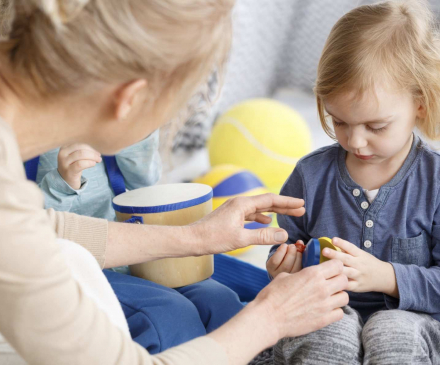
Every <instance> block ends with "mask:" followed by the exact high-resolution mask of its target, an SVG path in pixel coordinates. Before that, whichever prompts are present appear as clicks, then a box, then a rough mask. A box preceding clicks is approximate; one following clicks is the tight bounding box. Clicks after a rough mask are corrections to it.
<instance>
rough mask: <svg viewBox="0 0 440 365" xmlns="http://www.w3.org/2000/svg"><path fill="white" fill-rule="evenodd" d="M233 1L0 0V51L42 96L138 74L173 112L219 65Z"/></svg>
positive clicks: (224, 51) (120, 80)
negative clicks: (0, 37) (1, 34)
mask: <svg viewBox="0 0 440 365" xmlns="http://www.w3.org/2000/svg"><path fill="white" fill-rule="evenodd" d="M233 2H234V0H1V11H2V13H1V17H0V26H1V29H2V31H3V40H2V42H1V43H0V51H1V52H2V53H3V55H4V56H6V57H7V59H8V60H9V63H10V66H11V67H12V69H13V72H14V76H15V75H18V76H19V79H20V80H30V81H31V85H32V87H33V89H34V90H36V91H37V93H38V94H39V95H41V96H43V97H46V96H54V95H55V96H57V95H63V94H67V93H71V92H75V91H81V90H85V89H87V88H92V89H93V88H94V87H99V85H103V84H107V83H112V82H114V83H124V82H128V81H131V80H133V79H137V78H145V79H147V80H148V83H149V87H150V90H152V91H154V92H155V97H154V100H153V101H156V102H157V101H158V100H161V101H163V102H164V103H163V105H164V106H163V107H164V108H166V109H167V110H169V109H173V110H177V109H179V108H180V107H182V106H183V105H184V104H185V102H186V101H187V100H188V98H189V97H190V96H191V95H192V94H194V92H195V91H196V90H197V87H198V86H199V85H200V84H201V83H202V82H204V81H205V80H207V78H208V76H209V74H210V72H211V71H212V70H213V68H215V67H217V68H221V66H222V65H223V63H224V61H225V59H226V56H227V53H228V50H229V47H230V38H231V34H230V33H231V19H230V14H231V8H232V6H233ZM26 86H28V85H26ZM165 105H166V106H165Z"/></svg>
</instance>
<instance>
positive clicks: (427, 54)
mask: <svg viewBox="0 0 440 365" xmlns="http://www.w3.org/2000/svg"><path fill="white" fill-rule="evenodd" d="M380 80H386V81H391V82H393V83H395V85H396V86H397V87H399V88H401V89H404V90H408V91H409V92H411V93H412V95H413V96H414V98H415V99H419V100H420V101H421V102H422V103H423V104H424V105H425V106H426V110H427V115H426V117H425V118H424V119H423V120H418V121H417V126H418V127H419V129H420V130H421V131H422V132H423V133H424V134H425V135H426V136H427V137H428V138H431V139H436V138H438V137H439V128H438V122H439V121H440V37H439V33H438V31H437V29H436V26H435V21H434V17H433V15H432V13H431V12H430V10H429V8H428V4H427V2H426V1H425V0H406V1H405V0H400V1H399V0H396V1H387V2H383V3H378V4H374V5H365V6H361V7H358V8H356V9H354V10H352V11H350V12H349V13H347V14H346V15H344V16H343V17H342V18H341V19H340V20H339V21H338V22H337V23H336V25H335V26H334V27H333V29H332V31H331V33H330V35H329V37H328V39H327V42H326V45H325V47H324V50H323V53H322V56H321V60H320V62H319V66H318V76H317V81H316V86H315V94H316V98H317V102H318V113H319V117H320V120H321V124H322V126H323V128H324V130H325V131H326V133H327V134H328V135H329V136H330V137H332V138H334V132H333V130H332V129H331V127H330V126H329V125H328V124H327V120H326V119H327V118H326V112H325V108H324V100H325V99H328V98H332V97H334V96H337V95H340V94H341V93H344V92H347V91H350V92H351V91H354V92H355V93H356V95H357V96H358V97H359V96H361V95H362V94H363V93H364V92H365V91H367V90H373V89H372V88H373V87H374V85H375V83H376V84H377V82H378V81H380Z"/></svg>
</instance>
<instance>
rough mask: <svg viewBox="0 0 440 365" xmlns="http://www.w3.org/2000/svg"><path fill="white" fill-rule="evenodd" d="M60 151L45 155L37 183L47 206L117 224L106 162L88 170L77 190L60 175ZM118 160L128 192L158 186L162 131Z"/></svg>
mask: <svg viewBox="0 0 440 365" xmlns="http://www.w3.org/2000/svg"><path fill="white" fill-rule="evenodd" d="M58 151H59V149H58V148H57V149H54V150H51V151H49V152H47V153H45V154H44V155H42V156H41V157H40V163H39V165H38V173H37V184H38V185H39V186H40V188H41V189H42V191H43V194H44V202H45V207H46V208H53V209H55V210H57V211H64V212H71V213H76V214H80V215H86V216H90V217H96V218H104V219H107V220H110V221H114V220H115V219H116V215H115V211H114V209H113V207H112V200H113V197H114V193H113V190H112V188H111V186H110V182H109V179H108V176H107V172H106V169H105V165H104V163H103V162H100V163H98V164H96V165H95V166H94V167H92V168H90V169H87V170H84V171H83V174H82V178H81V183H82V184H81V188H80V189H78V190H75V189H73V188H72V187H70V186H69V185H68V184H67V183H66V182H65V181H64V179H63V178H62V177H61V175H60V174H59V172H58V169H57V168H58ZM116 161H117V163H118V166H119V169H120V170H121V172H122V174H123V176H124V181H125V185H126V187H127V189H129V190H132V189H136V188H142V187H145V186H150V185H154V184H156V183H157V182H158V181H159V179H160V176H161V173H162V164H161V159H160V155H159V131H156V132H154V133H152V134H151V135H150V136H148V137H147V138H146V139H144V140H142V141H140V142H138V143H136V144H134V145H132V146H130V147H128V148H125V149H124V150H122V151H121V152H120V153H118V154H117V155H116Z"/></svg>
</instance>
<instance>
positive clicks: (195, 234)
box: [105, 194, 304, 267]
mask: <svg viewBox="0 0 440 365" xmlns="http://www.w3.org/2000/svg"><path fill="white" fill-rule="evenodd" d="M303 205H304V201H303V200H302V199H295V198H291V197H285V196H279V195H275V194H264V195H259V196H253V197H240V198H234V199H231V200H229V201H227V202H226V203H225V204H223V205H222V206H221V207H220V208H218V209H216V210H215V211H214V212H212V213H211V214H209V215H208V216H206V217H205V218H203V219H201V220H200V221H198V222H196V223H195V224H192V225H189V226H184V227H171V226H148V225H137V224H127V223H116V222H110V223H109V226H108V241H107V248H106V254H105V267H115V266H121V265H129V264H135V263H140V262H146V261H152V260H157V259H161V258H167V257H185V256H200V255H206V254H214V253H223V252H228V251H232V250H235V249H237V248H241V247H246V246H249V245H273V244H277V243H283V242H285V241H286V240H287V232H286V231H285V230H283V229H280V228H274V227H268V228H262V229H256V230H249V229H245V228H244V222H245V221H258V222H261V223H269V222H270V218H269V217H267V216H265V215H263V214H262V213H263V212H275V213H281V214H288V215H295V216H300V215H302V214H304V208H302V206H303Z"/></svg>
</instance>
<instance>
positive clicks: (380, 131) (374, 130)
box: [367, 125, 387, 134]
mask: <svg viewBox="0 0 440 365" xmlns="http://www.w3.org/2000/svg"><path fill="white" fill-rule="evenodd" d="M367 129H368V130H369V131H370V132H372V133H376V134H377V133H382V132H384V131H385V130H386V129H387V127H382V128H371V127H370V126H369V125H367Z"/></svg>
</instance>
